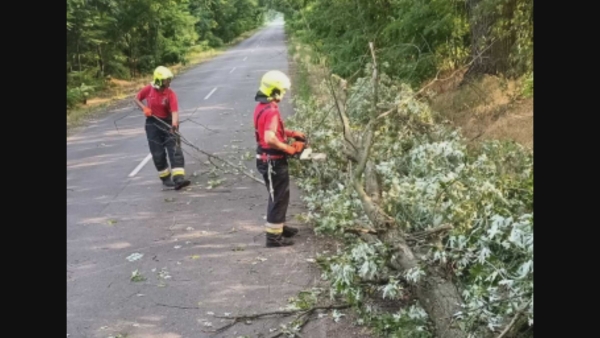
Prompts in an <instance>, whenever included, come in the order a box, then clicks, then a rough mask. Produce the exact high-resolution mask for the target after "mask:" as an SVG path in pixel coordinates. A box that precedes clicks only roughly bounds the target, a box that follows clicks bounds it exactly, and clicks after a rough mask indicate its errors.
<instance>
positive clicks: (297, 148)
mask: <svg viewBox="0 0 600 338" xmlns="http://www.w3.org/2000/svg"><path fill="white" fill-rule="evenodd" d="M303 149H304V142H298V141H296V142H292V144H291V145H288V146H287V147H286V148H285V149H284V150H283V151H284V152H285V153H286V154H288V155H294V154H298V153H301V152H302V150H303Z"/></svg>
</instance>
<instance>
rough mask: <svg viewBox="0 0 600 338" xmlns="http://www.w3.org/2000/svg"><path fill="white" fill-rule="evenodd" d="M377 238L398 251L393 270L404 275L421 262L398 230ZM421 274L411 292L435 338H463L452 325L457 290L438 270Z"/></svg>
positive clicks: (457, 307)
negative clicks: (424, 313)
mask: <svg viewBox="0 0 600 338" xmlns="http://www.w3.org/2000/svg"><path fill="white" fill-rule="evenodd" d="M377 236H378V238H379V240H381V241H382V242H384V243H386V244H387V245H390V246H391V247H394V248H396V249H397V252H398V256H397V258H396V260H395V261H392V262H391V264H392V266H393V267H394V268H395V269H396V270H400V271H407V270H410V269H412V268H416V267H418V266H419V265H420V260H419V259H418V258H417V257H416V256H415V254H414V253H413V250H412V249H411V248H410V247H409V246H408V244H407V243H406V241H405V239H404V236H403V235H402V234H401V233H400V232H399V231H398V230H397V229H391V230H390V231H386V232H383V233H379V234H378V235H377ZM424 270H425V273H426V275H425V276H423V277H422V278H421V280H420V281H419V282H418V283H417V284H416V285H414V286H413V289H414V292H415V294H416V296H417V298H418V299H419V303H420V304H421V306H422V307H423V309H424V310H425V311H426V312H427V314H428V315H429V319H430V320H431V322H432V323H433V325H434V327H435V337H436V338H465V337H466V335H465V333H464V332H463V331H462V330H461V329H460V328H459V327H458V326H457V325H453V318H454V315H455V314H456V313H458V312H459V311H461V307H460V304H462V297H461V296H460V292H459V290H458V288H457V287H456V285H454V283H453V282H452V281H451V280H449V279H447V278H445V276H444V273H443V272H442V270H441V269H440V268H438V267H435V266H430V267H426V268H424Z"/></svg>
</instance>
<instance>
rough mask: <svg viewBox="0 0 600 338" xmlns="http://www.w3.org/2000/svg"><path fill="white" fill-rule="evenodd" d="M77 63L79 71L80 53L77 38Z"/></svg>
mask: <svg viewBox="0 0 600 338" xmlns="http://www.w3.org/2000/svg"><path fill="white" fill-rule="evenodd" d="M77 65H78V67H79V71H81V54H80V53H79V40H78V41H77Z"/></svg>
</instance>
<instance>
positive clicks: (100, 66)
mask: <svg viewBox="0 0 600 338" xmlns="http://www.w3.org/2000/svg"><path fill="white" fill-rule="evenodd" d="M96 50H97V52H98V73H97V74H96V77H97V78H101V77H104V61H103V59H102V49H101V48H100V45H98V46H97V49H96Z"/></svg>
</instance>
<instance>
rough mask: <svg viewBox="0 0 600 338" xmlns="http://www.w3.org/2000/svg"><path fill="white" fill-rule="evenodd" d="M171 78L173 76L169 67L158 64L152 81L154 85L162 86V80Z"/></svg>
mask: <svg viewBox="0 0 600 338" xmlns="http://www.w3.org/2000/svg"><path fill="white" fill-rule="evenodd" d="M172 78H173V73H171V71H170V70H169V68H167V67H163V66H158V67H156V69H155V70H154V82H153V84H154V86H156V87H162V85H163V80H166V79H172Z"/></svg>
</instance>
